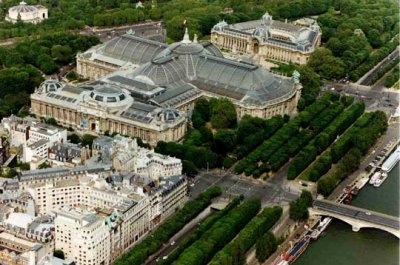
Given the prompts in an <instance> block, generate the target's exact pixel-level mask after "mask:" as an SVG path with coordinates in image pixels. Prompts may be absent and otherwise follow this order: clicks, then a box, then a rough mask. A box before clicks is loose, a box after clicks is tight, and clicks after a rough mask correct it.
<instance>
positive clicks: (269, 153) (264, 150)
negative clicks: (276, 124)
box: [235, 93, 338, 177]
mask: <svg viewBox="0 0 400 265" xmlns="http://www.w3.org/2000/svg"><path fill="white" fill-rule="evenodd" d="M337 99H338V94H336V93H326V94H324V95H323V96H322V97H321V98H320V99H319V100H318V101H317V102H315V103H313V104H311V105H310V106H308V107H307V108H306V109H305V110H304V111H302V112H300V114H299V115H297V116H296V117H295V118H293V119H292V120H290V121H289V122H288V123H287V124H285V125H284V126H283V127H282V128H280V129H279V130H278V131H276V133H275V134H273V135H272V136H271V137H270V138H269V139H267V140H266V141H264V143H263V144H261V145H260V146H259V147H257V148H256V149H255V150H254V151H253V152H251V153H250V154H249V155H248V156H247V157H246V158H244V159H243V160H241V161H240V162H239V163H237V164H236V166H235V172H236V173H238V174H241V173H243V172H244V173H245V174H246V175H247V176H250V175H253V176H255V177H259V176H260V175H261V174H263V173H265V172H269V171H270V170H271V167H270V166H271V165H270V164H268V163H267V162H268V161H269V160H270V159H271V157H273V156H274V157H277V158H279V159H281V158H282V157H283V158H284V159H288V155H287V154H286V155H285V154H284V152H283V151H282V152H279V156H276V155H275V154H276V153H278V152H277V151H278V150H279V149H280V148H281V147H282V146H285V145H286V144H287V142H288V141H289V140H290V139H291V138H292V137H293V136H295V135H296V134H298V133H299V131H300V129H301V128H302V129H305V128H307V127H308V126H309V124H310V123H311V121H312V120H313V119H314V118H315V117H317V116H318V115H319V114H320V113H321V112H322V111H323V110H325V109H326V108H327V107H328V106H329V105H330V104H331V100H337ZM306 136H307V135H306ZM260 161H262V162H263V164H262V165H261V166H259V162H260ZM275 163H276V165H279V164H281V163H282V162H280V160H276V161H273V163H271V164H272V165H275ZM277 168H278V166H276V167H274V169H277Z"/></svg>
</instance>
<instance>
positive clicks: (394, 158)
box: [382, 146, 400, 173]
mask: <svg viewBox="0 0 400 265" xmlns="http://www.w3.org/2000/svg"><path fill="white" fill-rule="evenodd" d="M399 160H400V146H398V147H397V148H396V150H395V151H394V152H393V153H392V154H391V155H390V156H389V158H388V159H386V161H385V163H383V165H382V171H383V172H386V173H389V172H390V171H391V170H392V169H393V167H394V166H395V165H396V164H397V162H399Z"/></svg>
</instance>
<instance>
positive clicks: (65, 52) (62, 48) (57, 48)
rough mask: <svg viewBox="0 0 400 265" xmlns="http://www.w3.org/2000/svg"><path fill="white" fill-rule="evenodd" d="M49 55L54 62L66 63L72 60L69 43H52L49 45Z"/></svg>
mask: <svg viewBox="0 0 400 265" xmlns="http://www.w3.org/2000/svg"><path fill="white" fill-rule="evenodd" d="M51 56H52V57H53V58H54V60H55V61H56V62H59V63H68V62H70V61H71V60H72V57H73V53H72V49H71V47H69V45H54V46H53V47H51Z"/></svg>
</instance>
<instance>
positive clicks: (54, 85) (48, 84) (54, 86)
mask: <svg viewBox="0 0 400 265" xmlns="http://www.w3.org/2000/svg"><path fill="white" fill-rule="evenodd" d="M62 86H63V85H62V83H61V82H59V81H57V80H45V81H44V82H43V83H41V84H40V86H39V88H40V90H41V91H43V92H54V91H57V90H58V89H59V88H60V87H62Z"/></svg>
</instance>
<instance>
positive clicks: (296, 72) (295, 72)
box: [292, 70, 300, 82]
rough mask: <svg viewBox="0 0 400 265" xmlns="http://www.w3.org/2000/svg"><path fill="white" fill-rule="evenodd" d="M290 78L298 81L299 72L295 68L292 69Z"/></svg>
mask: <svg viewBox="0 0 400 265" xmlns="http://www.w3.org/2000/svg"><path fill="white" fill-rule="evenodd" d="M292 78H293V80H294V81H296V82H298V81H300V73H299V72H298V71H297V70H294V71H293V74H292Z"/></svg>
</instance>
